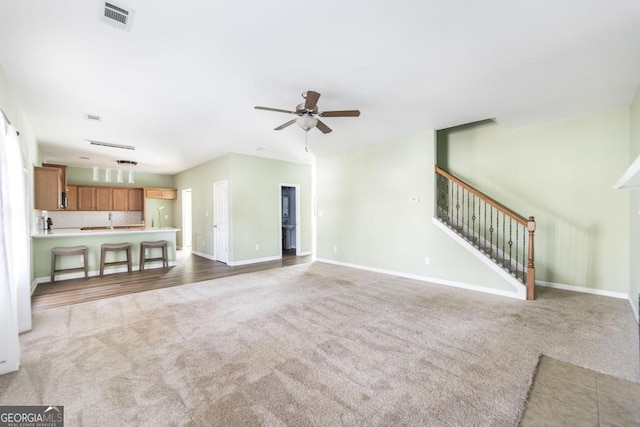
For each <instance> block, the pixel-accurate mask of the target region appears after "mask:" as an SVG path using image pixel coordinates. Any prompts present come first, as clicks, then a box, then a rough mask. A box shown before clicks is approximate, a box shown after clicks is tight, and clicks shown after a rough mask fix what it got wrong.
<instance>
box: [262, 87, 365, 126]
mask: <svg viewBox="0 0 640 427" xmlns="http://www.w3.org/2000/svg"><path fill="white" fill-rule="evenodd" d="M302 97H303V98H304V100H305V101H304V103H302V104H298V105H297V106H296V109H295V111H290V110H283V109H280V108H271V107H261V106H256V107H255V108H256V109H257V110H266V111H275V112H277V113H286V114H295V115H297V116H298V117H297V118H295V119H293V120H289V121H288V122H286V123H283V124H281V125H280V126H278V127H277V128H275V129H274V130H282V129H284V128H286V127H289V126H291V125H292V124H294V123H296V124H297V125H298V126H300V127H301V128H302V129H303V130H304V131H305V132H309V130H310V129H313V128H314V127H315V128H318V130H319V131H320V132H322V133H329V132H331V128H330V127H329V126H327V125H326V124H325V123H324V122H322V121H321V120H319V119H318V117H358V116H360V111H359V110H341V111H320V112H319V111H318V100H319V99H320V94H319V93H318V92H314V91H312V90H309V91H306V92H303V93H302Z"/></svg>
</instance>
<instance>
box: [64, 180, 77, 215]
mask: <svg viewBox="0 0 640 427" xmlns="http://www.w3.org/2000/svg"><path fill="white" fill-rule="evenodd" d="M66 210H68V211H77V210H78V186H77V185H73V184H67V209H66Z"/></svg>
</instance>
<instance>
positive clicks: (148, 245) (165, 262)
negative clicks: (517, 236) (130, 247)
mask: <svg viewBox="0 0 640 427" xmlns="http://www.w3.org/2000/svg"><path fill="white" fill-rule="evenodd" d="M152 248H161V249H162V256H161V257H155V258H147V255H146V250H147V249H152ZM147 261H162V268H168V267H169V258H168V256H167V241H166V240H158V241H155V242H140V271H143V270H144V263H145V262H147Z"/></svg>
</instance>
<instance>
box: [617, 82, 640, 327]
mask: <svg viewBox="0 0 640 427" xmlns="http://www.w3.org/2000/svg"><path fill="white" fill-rule="evenodd" d="M629 122H630V127H629V129H630V135H629V137H630V141H631V144H630V145H631V152H630V154H631V156H630V159H629V163H628V164H629V165H630V164H631V163H632V162H633V161H634V160H635V159H636V157H638V156H640V87H639V88H638V91H637V92H636V96H635V97H634V98H633V102H632V103H631V108H630V121H629ZM620 175H622V174H620ZM621 191H623V192H627V191H628V192H629V194H630V196H629V198H630V209H629V227H630V239H629V240H630V246H629V256H630V258H631V260H633V261H632V262H631V263H630V280H629V299H630V300H631V306H632V307H633V310H634V312H635V315H636V319H638V317H639V316H638V297H639V296H640V262H638V260H640V189H633V190H621Z"/></svg>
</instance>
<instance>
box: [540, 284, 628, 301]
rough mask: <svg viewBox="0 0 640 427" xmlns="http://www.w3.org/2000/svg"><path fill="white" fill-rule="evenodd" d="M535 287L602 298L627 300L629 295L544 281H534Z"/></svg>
mask: <svg viewBox="0 0 640 427" xmlns="http://www.w3.org/2000/svg"><path fill="white" fill-rule="evenodd" d="M536 286H544V287H546V288H555V289H564V290H565V291H574V292H582V293H584V294H593V295H601V296H603V297H611V298H623V299H629V294H625V293H624V292H613V291H606V290H604V289H593V288H585V287H583V286H574V285H565V284H563V283H553V282H546V281H544V280H536Z"/></svg>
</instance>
